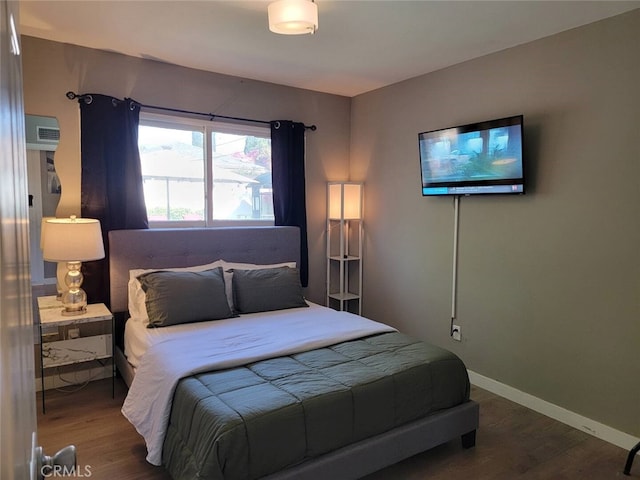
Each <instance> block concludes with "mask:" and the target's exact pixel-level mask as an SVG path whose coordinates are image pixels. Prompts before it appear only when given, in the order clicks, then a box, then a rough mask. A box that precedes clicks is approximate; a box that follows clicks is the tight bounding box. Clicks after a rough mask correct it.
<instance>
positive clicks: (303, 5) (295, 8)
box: [268, 0, 318, 35]
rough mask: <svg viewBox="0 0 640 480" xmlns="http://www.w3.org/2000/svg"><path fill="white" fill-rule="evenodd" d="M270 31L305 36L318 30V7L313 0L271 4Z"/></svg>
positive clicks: (279, 1) (281, 0)
mask: <svg viewBox="0 0 640 480" xmlns="http://www.w3.org/2000/svg"><path fill="white" fill-rule="evenodd" d="M268 14H269V30H271V31H272V32H274V33H280V34H283V35H303V34H305V33H315V32H316V30H318V6H317V5H316V4H315V3H314V2H313V0H278V1H277V2H273V3H271V4H269V7H268Z"/></svg>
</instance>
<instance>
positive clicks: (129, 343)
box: [124, 301, 327, 369]
mask: <svg viewBox="0 0 640 480" xmlns="http://www.w3.org/2000/svg"><path fill="white" fill-rule="evenodd" d="M307 303H308V304H309V308H312V309H326V308H327V307H323V306H321V305H317V304H315V303H311V302H309V301H307ZM295 310H300V311H301V312H305V311H308V309H307V308H294V309H291V311H295ZM278 314H279V311H274V312H260V313H250V314H244V315H242V317H243V318H251V317H259V316H263V317H264V316H273V315H278ZM216 322H220V320H212V321H210V322H196V323H185V324H182V325H172V326H170V327H162V328H147V324H146V323H145V322H144V321H142V320H139V319H135V318H130V319H129V320H127V322H126V324H125V329H124V354H125V356H126V357H127V360H128V361H129V363H130V364H131V366H132V367H133V368H134V369H136V368H138V366H139V365H140V359H141V358H142V356H143V355H144V354H145V352H146V351H147V350H148V349H149V347H151V346H152V345H155V344H157V343H159V342H162V341H163V340H166V339H167V338H169V337H172V338H175V337H176V336H182V335H185V336H188V335H194V334H195V335H197V333H198V332H200V331H203V330H208V329H209V328H211V326H212V325H213V324H215V323H216Z"/></svg>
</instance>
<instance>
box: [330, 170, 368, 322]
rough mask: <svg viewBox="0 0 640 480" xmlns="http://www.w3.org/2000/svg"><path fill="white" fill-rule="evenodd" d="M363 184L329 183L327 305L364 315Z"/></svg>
mask: <svg viewBox="0 0 640 480" xmlns="http://www.w3.org/2000/svg"><path fill="white" fill-rule="evenodd" d="M363 190H364V188H363V184H362V183H359V182H329V183H328V185H327V306H329V307H332V308H335V309H337V310H342V311H349V312H351V313H357V314H358V315H362V244H363V225H362V206H363Z"/></svg>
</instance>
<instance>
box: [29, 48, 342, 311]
mask: <svg viewBox="0 0 640 480" xmlns="http://www.w3.org/2000/svg"><path fill="white" fill-rule="evenodd" d="M22 42H23V51H24V58H23V68H24V97H25V98H24V99H25V112H26V113H28V114H32V115H44V116H53V117H57V118H58V121H59V124H60V144H59V146H58V149H57V150H56V160H55V161H56V170H57V172H58V175H59V176H60V181H61V183H62V198H61V200H60V205H59V207H58V210H57V214H58V216H66V215H70V214H79V211H80V114H79V108H78V104H77V102H76V101H69V100H67V98H66V97H65V93H66V92H67V91H69V90H72V91H74V92H76V93H103V94H106V95H113V96H115V97H119V98H123V97H131V98H134V99H136V100H138V101H139V102H142V103H146V104H150V105H161V106H167V107H172V108H179V109H185V110H195V111H199V112H213V113H217V114H220V115H229V116H235V117H244V118H253V119H258V120H277V119H291V120H295V121H302V122H304V123H305V124H307V125H309V124H315V125H317V127H318V129H317V130H316V131H315V132H309V131H308V132H307V137H306V138H307V144H306V145H307V211H308V226H309V249H310V255H309V258H310V263H309V269H310V279H309V289H308V292H307V294H308V296H309V298H310V299H311V300H313V301H315V302H319V303H322V302H324V295H325V283H324V277H325V271H326V267H325V260H324V248H325V243H324V229H325V210H326V205H325V191H326V182H327V181H329V180H345V179H347V177H348V164H349V163H348V158H349V136H350V130H349V122H350V108H351V100H350V99H349V98H347V97H341V96H337V95H328V94H323V93H317V92H312V91H309V90H301V89H296V88H291V87H286V86H281V85H275V84H270V83H265V82H257V81H253V80H248V79H242V78H237V77H231V76H226V75H220V74H216V73H209V72H204V71H200V70H194V69H189V68H184V67H178V66H175V65H170V64H166V63H161V62H157V61H152V60H143V59H139V58H133V57H128V56H124V55H120V54H118V53H113V52H105V51H100V50H94V49H89V48H82V47H77V46H74V45H68V44H61V43H57V42H51V41H47V40H41V39H36V38H33V37H22Z"/></svg>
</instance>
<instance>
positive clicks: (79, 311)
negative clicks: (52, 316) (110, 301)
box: [61, 306, 87, 317]
mask: <svg viewBox="0 0 640 480" xmlns="http://www.w3.org/2000/svg"><path fill="white" fill-rule="evenodd" d="M61 313H62V315H63V316H64V317H73V316H75V315H82V314H84V313H87V307H86V306H85V307H82V308H79V309H75V310H71V309H66V308H65V309H64V310H62V312H61Z"/></svg>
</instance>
